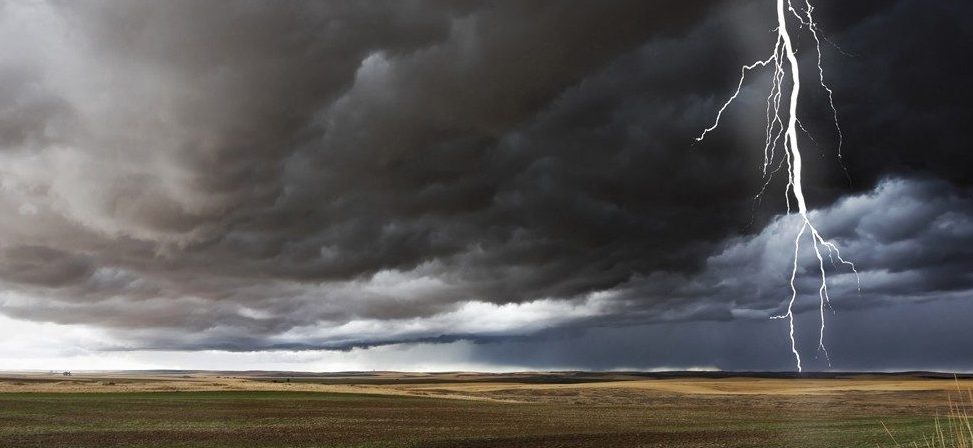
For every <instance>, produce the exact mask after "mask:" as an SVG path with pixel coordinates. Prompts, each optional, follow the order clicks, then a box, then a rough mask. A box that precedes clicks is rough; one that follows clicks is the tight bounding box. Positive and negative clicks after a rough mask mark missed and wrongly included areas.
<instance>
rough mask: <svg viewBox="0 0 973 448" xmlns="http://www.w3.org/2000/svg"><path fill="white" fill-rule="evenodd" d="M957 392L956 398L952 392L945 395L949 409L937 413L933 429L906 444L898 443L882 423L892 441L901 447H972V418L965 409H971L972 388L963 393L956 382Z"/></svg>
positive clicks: (972, 400)
mask: <svg viewBox="0 0 973 448" xmlns="http://www.w3.org/2000/svg"><path fill="white" fill-rule="evenodd" d="M957 392H958V399H957V400H954V399H953V396H952V394H950V395H947V403H948V406H949V411H948V412H947V414H946V415H945V417H942V418H940V417H939V416H938V415H937V416H936V419H935V424H934V427H933V431H931V433H928V434H923V435H922V438H921V439H919V440H913V441H912V442H910V443H907V444H902V443H899V440H897V438H896V437H895V435H894V434H893V433H892V431H891V430H889V428H888V426H885V425H884V423H883V427H884V428H885V431H886V433H887V434H888V436H889V438H891V439H892V443H894V444H895V446H897V447H902V448H905V447H909V448H973V419H971V418H970V413H969V412H968V411H967V409H973V390H967V391H966V392H965V393H964V392H963V390H962V389H961V388H960V387H959V383H957ZM906 440H908V439H906Z"/></svg>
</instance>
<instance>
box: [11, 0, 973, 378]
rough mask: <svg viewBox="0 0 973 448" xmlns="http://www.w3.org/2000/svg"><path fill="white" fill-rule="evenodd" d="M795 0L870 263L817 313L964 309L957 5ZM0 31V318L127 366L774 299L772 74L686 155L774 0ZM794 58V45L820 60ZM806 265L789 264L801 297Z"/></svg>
mask: <svg viewBox="0 0 973 448" xmlns="http://www.w3.org/2000/svg"><path fill="white" fill-rule="evenodd" d="M818 6H819V9H818V13H819V16H818V21H819V22H820V23H821V25H822V27H823V29H824V31H825V32H826V33H827V36H828V40H827V41H825V42H824V46H823V48H822V50H823V52H824V57H825V65H826V68H827V70H828V72H827V76H828V79H829V81H830V82H831V86H832V87H833V88H834V91H835V100H836V104H837V106H838V109H839V113H840V119H841V124H842V127H843V131H844V132H843V135H844V137H845V138H844V150H843V153H844V158H843V162H844V168H843V167H842V165H841V164H840V163H839V159H838V158H837V157H836V149H837V148H836V141H835V140H836V139H835V138H833V136H834V135H835V133H834V130H833V128H832V127H831V126H832V122H831V117H830V115H829V113H830V110H829V109H828V107H827V103H826V102H825V99H824V98H825V97H824V96H823V95H821V94H822V93H823V91H820V89H818V90H819V91H818V92H814V91H813V90H814V89H809V90H811V96H810V97H809V100H808V101H807V102H806V103H805V106H803V110H802V116H804V117H805V118H804V119H803V120H802V122H803V123H804V124H805V125H806V127H807V128H808V130H809V131H811V132H812V134H813V135H814V136H815V139H814V140H813V141H812V140H811V139H807V141H806V142H805V151H806V154H808V156H807V159H808V160H807V167H806V170H807V173H808V175H807V178H808V179H807V181H806V182H807V190H808V195H809V198H810V199H811V203H812V204H813V205H814V206H815V207H818V208H819V209H820V210H819V211H817V212H815V213H816V216H817V218H818V219H820V221H821V224H820V226H821V230H822V233H824V234H825V235H826V236H828V237H833V238H836V241H837V242H839V243H840V245H841V247H842V248H844V250H845V251H846V252H843V253H844V254H847V255H848V258H850V259H853V260H854V261H855V262H856V263H857V264H858V266H859V270H860V272H861V274H862V276H861V279H862V290H861V294H860V295H859V294H858V292H857V288H856V287H857V283H855V282H854V281H853V279H854V276H852V275H849V274H848V273H847V272H844V271H840V270H836V271H835V273H834V274H833V275H834V276H833V277H832V279H833V282H834V284H833V285H832V294H833V295H834V296H835V297H841V301H840V302H837V301H836V303H840V304H839V305H836V306H838V307H844V308H849V309H850V308H862V309H865V308H881V307H885V306H888V304H890V303H894V302H897V301H902V300H916V299H918V300H940V299H945V298H947V297H954V296H957V295H960V296H961V295H964V294H966V295H968V293H969V291H971V290H973V279H971V278H970V275H969V272H971V269H970V268H971V267H973V266H970V263H971V260H973V254H971V253H970V250H969V249H966V248H967V247H971V244H970V243H973V241H970V239H971V232H973V230H971V228H973V224H971V219H973V205H971V203H970V200H969V199H968V197H969V193H970V191H969V188H970V185H969V176H968V173H967V171H968V169H967V168H966V167H967V166H971V165H973V163H970V161H969V157H970V155H969V152H968V151H967V150H966V148H968V147H970V141H969V137H968V136H967V134H966V132H964V129H963V125H964V124H965V122H966V121H968V118H969V113H968V111H967V110H966V108H965V107H964V104H967V103H968V102H969V101H968V100H969V96H970V91H971V89H969V87H966V86H965V80H966V79H968V78H969V75H970V73H969V68H967V67H966V65H968V64H966V65H964V64H963V63H962V62H963V61H962V58H959V57H956V55H961V54H966V53H968V52H969V51H968V50H969V45H970V42H971V41H973V39H970V36H969V30H968V29H967V28H968V27H966V26H965V23H962V18H963V17H966V16H969V13H970V12H971V11H969V9H970V6H969V5H966V4H963V3H961V2H940V3H937V4H936V5H928V4H927V3H924V2H919V1H909V0H901V1H873V2H860V3H856V4H855V5H851V6H847V7H846V6H844V5H842V4H840V3H838V2H825V3H824V4H821V5H818ZM0 14H2V17H0V19H2V20H0V38H3V40H5V41H7V42H12V41H15V42H21V44H18V45H13V44H10V43H7V44H4V49H5V50H6V49H9V50H10V51H4V52H2V54H3V56H0V102H2V103H3V104H4V105H3V106H0V144H2V146H3V147H2V150H0V158H2V159H3V160H0V176H2V179H3V183H2V189H0V205H2V206H3V207H4V209H6V210H10V211H11V212H10V213H8V214H6V215H5V216H3V217H0V237H2V238H3V239H2V240H0V241H2V243H0V279H2V281H3V284H4V287H5V288H6V290H7V295H6V296H5V298H3V299H0V300H2V301H0V306H2V308H0V309H2V311H3V313H4V314H7V315H10V316H13V317H17V318H22V319H30V320H38V321H49V322H57V323H70V324H90V325H94V326H96V327H98V328H103V329H106V330H107V331H110V332H112V334H113V335H114V337H115V338H116V339H117V341H118V346H119V347H122V348H175V349H200V348H223V349H232V350H251V349H271V348H321V347H324V348H347V347H351V346H365V345H371V344H379V343H391V342H396V341H407V340H412V341H429V340H437V341H442V342H445V341H450V340H455V339H456V338H473V339H483V340H495V339H497V338H499V339H503V338H507V337H511V336H512V335H524V334H533V333H536V332H539V331H550V329H565V328H571V329H576V328H584V327H589V326H598V325H602V326H606V325H607V326H614V325H635V324H644V323H647V322H676V321H678V322H697V323H698V322H717V321H724V322H729V321H734V322H735V321H741V322H752V321H753V319H754V318H760V319H762V318H766V317H767V316H769V315H770V314H773V313H776V312H780V306H781V303H782V298H783V297H782V294H783V292H785V288H784V286H785V285H786V277H787V274H788V272H789V271H788V266H789V265H788V260H789V257H790V250H789V249H788V247H789V244H790V242H791V238H792V237H791V236H789V235H791V233H792V231H793V229H792V228H793V222H792V220H791V219H790V218H787V217H780V214H781V213H782V212H783V209H784V203H783V195H782V194H781V193H780V192H782V191H783V184H782V183H781V180H779V179H778V180H777V181H775V182H772V183H771V185H770V186H769V187H768V188H769V190H768V194H767V195H766V196H765V197H764V200H763V203H761V204H754V202H753V199H752V197H753V195H754V194H755V193H756V192H757V191H759V190H760V188H761V185H762V181H761V179H760V174H759V173H760V166H761V164H762V161H761V157H762V154H760V153H759V151H757V150H755V148H757V149H759V148H760V147H762V144H763V138H764V136H763V123H762V122H761V119H762V117H763V116H764V110H763V107H764V101H763V97H762V96H761V95H763V93H762V92H763V91H764V90H763V88H762V87H760V86H761V85H762V84H761V81H766V80H767V78H766V76H765V77H764V78H760V77H759V76H758V77H755V78H754V79H753V80H752V83H751V84H750V85H751V86H752V87H748V88H747V89H745V90H744V91H743V92H742V95H741V97H740V98H739V102H738V105H735V106H734V107H733V108H731V110H730V111H729V113H728V115H727V116H726V121H725V122H724V125H723V127H722V128H721V129H720V130H719V131H717V132H715V133H713V134H711V135H710V136H708V137H707V140H706V141H705V142H703V143H701V144H696V145H692V144H691V143H692V142H693V137H694V136H695V135H696V134H697V133H698V132H699V131H700V130H701V129H703V128H705V126H706V125H707V124H708V123H709V122H710V120H712V119H713V117H714V113H715V110H716V109H717V108H718V107H719V105H720V104H721V102H722V101H723V100H724V99H725V98H726V95H727V94H728V93H729V92H730V91H731V90H732V88H733V87H734V86H735V82H736V79H735V77H734V76H735V75H737V74H738V67H739V66H740V65H742V64H745V63H749V62H750V61H752V60H753V59H756V58H757V57H759V56H760V55H763V54H764V53H765V52H767V51H769V49H770V47H771V42H768V41H767V33H766V31H767V30H768V29H770V28H771V24H772V23H773V17H772V11H771V10H768V8H766V5H763V4H758V3H756V2H733V3H718V2H709V1H699V2H689V3H688V4H684V5H681V6H673V5H672V4H662V3H659V2H644V1H632V2H625V1H610V2H595V3H587V2H585V3H566V2H528V3H523V2H513V3H492V2H482V3H481V2H399V3H381V2H375V3H372V2H358V3H316V2H307V3H305V2H287V3H284V4H279V5H273V6H271V5H268V4H263V3H259V2H253V3H250V2H242V3H222V2H191V1H176V2H165V3H145V4H127V3H119V2H110V1H104V2H84V3H75V2H70V3H56V2H55V3H52V4H39V5H31V6H22V7H21V6H17V5H5V6H4V7H3V9H2V10H0ZM888 36H896V38H897V39H899V40H900V42H897V43H894V44H892V43H890V41H889V37H888ZM13 38H16V39H15V40H12V39H13ZM812 42H813V41H811V40H810V38H809V37H807V36H805V37H803V38H802V39H801V40H800V42H798V44H799V46H800V48H801V50H802V52H803V53H802V54H803V57H804V60H803V62H804V63H805V65H806V66H807V70H808V71H809V72H812V73H813V69H814V66H813V65H812V64H813V63H814V60H813V55H812V54H811V52H810V51H809V50H810V48H811V47H810V45H811V44H812ZM832 44H833V45H832ZM7 47H9V48H7ZM815 93H816V95H815ZM846 171H847V176H846ZM849 178H850V182H849V180H848V179H849ZM805 255H808V256H807V257H804V258H803V259H806V260H811V261H813V256H811V255H810V253H808V254H805ZM815 269H816V266H815V265H813V264H812V265H806V266H805V265H802V266H801V270H802V275H801V276H800V282H801V284H800V286H801V287H802V291H807V292H808V294H813V291H814V282H815V281H816V277H815ZM812 299H813V297H810V296H807V297H803V296H802V298H801V303H800V306H801V309H802V310H805V309H809V307H812V306H813V305H814V303H815V302H814V301H813V300H812ZM694 325H695V324H694ZM699 325H702V324H699ZM706 325H709V324H706ZM714 325H715V324H714ZM740 325H744V326H745V324H740ZM761 325H763V324H761ZM754 328H755V327H754ZM741 331H743V330H741ZM744 333H745V331H744ZM784 355H785V357H784V358H783V359H785V360H786V359H787V358H786V351H785V353H784ZM774 359H777V358H774ZM773 362H776V361H773ZM773 362H771V364H773ZM727 365H729V364H727ZM734 365H740V366H743V365H747V364H746V363H744V362H741V363H740V364H734ZM768 365H770V364H768Z"/></svg>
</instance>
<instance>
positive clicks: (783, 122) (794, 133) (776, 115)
mask: <svg viewBox="0 0 973 448" xmlns="http://www.w3.org/2000/svg"><path fill="white" fill-rule="evenodd" d="M813 11H814V7H813V6H811V3H810V0H805V1H804V8H803V10H802V11H798V10H797V9H795V8H794V6H793V4H792V2H791V0H777V28H776V30H775V31H776V33H777V39H776V42H775V43H774V48H773V52H771V54H770V56H769V57H768V58H766V59H762V60H758V61H755V62H753V63H752V64H749V65H744V66H743V67H742V68H741V69H740V80H739V82H738V83H737V87H736V90H735V91H734V92H733V94H732V95H731V96H730V98H729V99H727V100H726V102H724V103H723V106H722V107H720V109H719V111H718V112H717V114H716V119H715V120H714V121H713V124H712V125H710V126H709V127H708V128H706V129H704V130H703V132H702V133H701V134H700V135H699V136H698V137H696V141H697V142H701V141H703V140H704V139H705V138H706V135H707V134H708V133H709V132H711V131H713V130H715V129H716V128H717V127H719V125H720V119H721V118H722V117H723V113H724V112H725V111H726V109H727V108H728V107H729V106H730V104H732V103H733V101H734V100H736V98H737V97H738V96H739V95H740V91H741V89H742V88H743V84H744V82H745V81H746V78H747V74H749V73H750V72H751V71H753V70H756V69H758V68H766V67H771V68H772V70H773V77H772V81H771V87H770V92H769V93H768V95H767V106H766V118H767V128H766V135H765V142H764V162H763V168H762V172H763V177H764V185H763V187H762V188H761V189H760V192H758V193H757V195H756V196H755V197H754V199H755V200H760V198H761V197H762V195H763V193H764V191H765V190H766V188H767V185H768V184H769V183H770V181H771V179H772V178H773V176H774V175H775V174H776V173H777V172H779V171H780V170H781V169H782V168H784V167H786V168H787V186H786V188H785V190H784V197H785V198H786V199H787V213H788V214H791V213H792V209H791V200H792V199H793V201H794V204H795V205H796V208H797V215H798V216H799V217H800V224H801V227H800V230H799V231H798V232H797V235H796V236H795V238H794V261H793V264H792V267H791V277H790V288H791V295H790V299H789V300H788V301H787V312H785V313H783V314H779V315H775V316H772V317H771V318H772V319H786V320H787V322H788V326H789V333H788V335H789V337H790V344H791V352H792V353H793V355H794V360H795V362H796V363H797V370H798V372H800V371H802V364H801V353H800V352H799V351H798V349H797V341H796V339H795V336H794V304H795V302H796V301H797V295H798V290H797V285H796V280H797V271H798V263H799V255H800V248H801V240H802V239H804V238H805V235H807V236H809V237H810V239H811V247H812V248H813V249H814V255H815V257H816V258H817V262H818V269H819V271H820V284H819V287H818V301H819V307H818V308H819V317H820V327H819V331H818V347H817V348H818V350H819V351H820V352H823V353H824V355H825V357H826V358H827V360H828V365H831V360H830V356H829V355H828V349H827V347H825V345H824V332H825V316H824V314H825V313H824V311H825V307H830V304H831V297H830V296H829V295H828V276H827V271H826V269H825V262H824V255H823V254H824V253H827V255H828V259H829V260H830V261H831V264H832V265H833V266H837V263H835V260H838V262H839V263H841V264H842V265H844V266H847V267H848V268H850V269H851V271H852V272H854V273H855V277H856V279H857V281H858V290H859V292H860V291H861V280H860V279H859V278H858V270H857V269H855V265H854V263H852V262H850V261H847V260H845V259H844V258H842V256H841V251H840V250H839V249H838V246H837V245H836V244H835V243H834V242H832V241H828V240H826V239H824V237H822V236H821V234H820V233H819V232H818V229H817V228H816V227H815V226H814V223H813V222H812V220H811V217H810V216H809V215H808V210H807V202H806V201H805V199H804V188H803V187H804V184H803V179H802V178H801V175H802V169H803V161H802V159H801V151H800V146H799V145H798V129H800V130H802V131H804V132H805V133H807V131H806V130H805V129H804V126H803V125H802V124H801V122H800V120H798V118H797V105H798V100H799V99H800V96H801V73H800V66H799V64H798V61H797V52H796V51H795V49H794V43H793V41H792V40H791V35H790V32H789V31H788V26H787V19H788V17H789V16H793V17H795V18H796V19H797V21H798V23H800V27H801V28H807V30H808V32H809V33H810V34H811V36H813V38H814V43H815V50H816V52H817V69H818V70H817V71H818V73H817V75H818V76H817V78H818V83H819V84H820V86H821V87H822V88H823V89H824V91H825V92H827V95H828V104H829V105H830V107H831V112H832V114H833V117H834V126H835V129H836V130H837V134H838V145H837V146H838V148H837V154H838V159H839V161H840V160H841V146H842V144H843V141H844V136H843V135H842V132H841V126H840V125H839V124H838V109H837V108H836V107H835V105H834V93H833V91H832V90H831V88H830V87H829V86H828V84H827V83H826V82H825V78H824V68H823V67H822V64H821V39H820V38H819V36H818V26H817V22H815V21H814V17H813V15H812V13H813ZM785 79H789V80H790V92H789V93H790V98H789V101H788V102H787V104H786V105H787V109H786V110H784V109H783V108H782V105H783V104H782V99H783V97H784V94H785V83H784V80H785ZM779 149H780V150H782V152H783V154H781V155H780V159H779V162H777V161H778V154H777V152H778V150H779ZM775 162H777V164H776V167H774V165H775ZM842 169H844V165H843V164H842ZM845 173H846V175H847V170H846V171H845Z"/></svg>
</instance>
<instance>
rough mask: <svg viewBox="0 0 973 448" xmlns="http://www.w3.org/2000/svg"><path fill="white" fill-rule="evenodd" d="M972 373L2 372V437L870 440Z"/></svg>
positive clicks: (909, 427) (941, 404)
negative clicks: (957, 376)
mask: <svg viewBox="0 0 973 448" xmlns="http://www.w3.org/2000/svg"><path fill="white" fill-rule="evenodd" d="M971 386H973V381H971V380H970V379H959V380H953V379H951V378H945V377H937V378H929V377H925V376H917V375H879V376H869V375H854V376H839V377H810V378H791V377H775V376H772V375H767V376H763V377H720V376H717V377H714V376H709V377H705V376H703V377H689V376H670V377H666V376H664V375H661V376H660V375H656V376H653V375H646V374H634V373H632V374H625V373H618V374H616V373H605V374H597V373H595V374H589V373H525V374H474V373H448V374H401V373H392V372H378V373H357V374H337V375H320V376H310V375H306V374H275V373H271V372H249V373H239V372H209V373H201V372H139V373H132V372H114V373H98V374H94V373H92V374H81V375H79V374H75V375H72V376H70V377H66V376H60V375H57V376H55V375H49V374H37V373H29V374H28V373H22V374H3V375H0V446H3V447H190V446H192V447H292V446H293V447H607V446H631V447H677V446H678V447H682V446H687V447H715V446H739V447H744V446H767V447H770V446H774V447H818V446H819V447H845V446H847V447H854V446H862V447H875V446H877V445H878V446H892V445H893V443H892V441H891V439H890V436H889V434H887V433H886V431H885V429H884V428H883V423H884V424H885V426H887V427H888V428H889V430H890V431H891V432H892V433H893V435H894V437H895V438H896V439H898V440H899V441H900V442H901V441H911V440H915V439H921V437H922V435H923V434H930V433H931V432H932V428H933V425H934V421H935V418H936V416H937V414H938V415H940V416H941V415H944V414H946V412H947V404H946V403H947V401H946V396H947V394H948V393H949V392H950V391H953V392H955V391H956V390H957V388H960V389H962V390H966V389H969V388H970V387H971Z"/></svg>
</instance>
